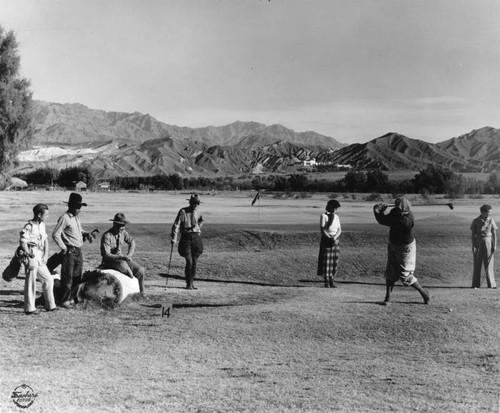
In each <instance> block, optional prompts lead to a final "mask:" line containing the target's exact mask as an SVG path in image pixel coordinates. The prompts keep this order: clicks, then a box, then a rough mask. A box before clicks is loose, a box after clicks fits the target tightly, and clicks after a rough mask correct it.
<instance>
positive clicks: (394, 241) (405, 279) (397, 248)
mask: <svg viewBox="0 0 500 413" xmlns="http://www.w3.org/2000/svg"><path fill="white" fill-rule="evenodd" d="M395 205H396V206H395V207H394V208H392V209H391V211H390V212H389V214H387V215H386V214H384V212H385V210H386V209H387V205H386V204H377V205H375V206H374V207H373V212H374V214H375V218H376V219H377V222H378V223H379V224H382V225H385V226H388V227H390V230H389V244H388V246H387V266H386V268H385V278H386V284H387V293H386V295H385V300H384V304H386V305H387V304H388V303H389V302H390V298H391V291H392V288H393V287H394V284H395V283H396V281H397V280H401V282H402V283H403V284H404V285H405V287H406V286H409V285H411V286H412V287H413V288H415V289H416V290H417V291H418V292H419V293H420V294H421V295H422V298H423V299H424V303H425V304H429V302H430V296H429V293H428V292H427V291H425V290H424V289H423V288H422V287H421V286H420V284H419V283H418V281H417V279H416V278H415V276H414V275H413V273H414V271H415V263H416V258H417V243H416V241H415V237H414V236H413V232H412V229H413V226H414V218H413V213H412V212H411V203H410V201H409V200H408V199H406V198H405V197H399V198H397V199H396V200H395Z"/></svg>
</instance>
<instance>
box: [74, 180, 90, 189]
mask: <svg viewBox="0 0 500 413" xmlns="http://www.w3.org/2000/svg"><path fill="white" fill-rule="evenodd" d="M75 190H76V191H86V190H87V184H86V183H85V182H83V181H80V182H77V183H76V184H75Z"/></svg>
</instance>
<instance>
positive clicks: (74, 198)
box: [65, 192, 87, 207]
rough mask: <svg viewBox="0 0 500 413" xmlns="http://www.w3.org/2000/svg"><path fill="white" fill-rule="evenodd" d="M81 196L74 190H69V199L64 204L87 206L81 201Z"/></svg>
mask: <svg viewBox="0 0 500 413" xmlns="http://www.w3.org/2000/svg"><path fill="white" fill-rule="evenodd" d="M82 200H83V198H82V196H81V195H80V194H77V193H76V192H71V194H69V200H68V202H65V204H68V206H77V207H82V206H87V204H86V203H85V202H82Z"/></svg>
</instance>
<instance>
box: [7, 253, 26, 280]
mask: <svg viewBox="0 0 500 413" xmlns="http://www.w3.org/2000/svg"><path fill="white" fill-rule="evenodd" d="M26 259H27V256H26V254H25V253H24V251H23V250H22V248H21V247H18V248H17V249H16V252H15V253H14V256H13V257H12V259H11V260H10V262H9V265H7V267H6V268H5V269H4V270H3V272H2V278H3V279H4V280H5V281H7V282H11V281H12V280H14V279H15V278H17V276H18V274H19V270H20V269H21V265H22V264H23V263H25V262H26Z"/></svg>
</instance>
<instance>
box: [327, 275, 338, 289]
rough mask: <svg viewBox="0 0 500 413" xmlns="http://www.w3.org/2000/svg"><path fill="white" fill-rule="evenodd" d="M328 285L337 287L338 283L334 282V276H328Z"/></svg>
mask: <svg viewBox="0 0 500 413" xmlns="http://www.w3.org/2000/svg"><path fill="white" fill-rule="evenodd" d="M328 285H329V286H330V288H337V284H335V283H334V282H333V277H328Z"/></svg>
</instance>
